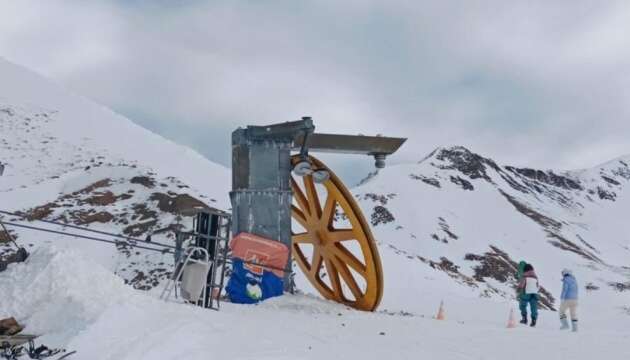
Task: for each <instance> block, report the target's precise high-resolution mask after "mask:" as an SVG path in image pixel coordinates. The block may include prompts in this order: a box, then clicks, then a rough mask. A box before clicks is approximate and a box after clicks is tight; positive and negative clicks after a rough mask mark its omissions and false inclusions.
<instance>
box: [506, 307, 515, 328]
mask: <svg viewBox="0 0 630 360" xmlns="http://www.w3.org/2000/svg"><path fill="white" fill-rule="evenodd" d="M515 327H516V319H514V309H510V317H509V318H508V322H507V328H508V329H513V328H515Z"/></svg>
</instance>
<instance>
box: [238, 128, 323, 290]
mask: <svg viewBox="0 0 630 360" xmlns="http://www.w3.org/2000/svg"><path fill="white" fill-rule="evenodd" d="M313 130H314V126H313V122H312V120H311V119H310V118H304V119H303V120H301V121H295V122H287V123H284V124H277V125H272V126H248V127H247V128H245V129H243V128H239V129H237V130H235V131H234V132H233V133H232V191H231V192H230V200H231V202H232V231H233V234H234V235H237V234H239V233H240V232H248V233H251V234H255V235H259V236H262V237H265V238H269V239H274V240H278V241H280V242H282V243H284V244H285V245H286V246H287V247H288V248H289V251H290V250H291V202H292V193H291V185H290V177H291V160H290V156H291V154H290V152H291V148H292V146H293V144H294V141H295V138H296V136H298V135H300V134H304V133H305V132H308V133H312V132H313ZM287 268H290V267H289V266H287ZM290 275H291V274H290V271H286V272H285V277H284V286H285V291H286V290H288V289H289V287H290V281H289V280H290Z"/></svg>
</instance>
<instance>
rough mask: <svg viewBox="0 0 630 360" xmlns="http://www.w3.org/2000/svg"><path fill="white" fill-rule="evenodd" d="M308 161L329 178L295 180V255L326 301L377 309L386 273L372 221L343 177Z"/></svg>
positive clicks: (293, 182)
mask: <svg viewBox="0 0 630 360" xmlns="http://www.w3.org/2000/svg"><path fill="white" fill-rule="evenodd" d="M309 160H310V163H311V164H312V165H313V168H314V169H316V170H325V171H328V172H329V174H330V177H329V178H328V179H327V180H326V181H324V182H323V183H321V184H316V183H315V181H314V180H313V176H312V175H306V176H302V177H296V176H293V177H292V178H291V188H292V191H293V205H292V217H293V220H294V225H296V226H294V227H293V228H294V229H298V228H299V230H297V231H295V230H294V231H293V246H292V254H293V259H294V260H295V262H296V263H297V264H298V266H299V267H300V269H301V270H302V271H303V272H304V274H305V275H306V278H307V279H308V280H309V281H310V283H311V284H312V285H313V286H314V287H315V288H316V289H317V291H319V292H320V293H321V295H322V296H323V297H325V298H326V299H329V300H333V301H336V302H339V303H343V304H346V305H348V306H350V307H353V308H356V309H359V310H366V311H374V310H375V309H376V307H377V306H378V304H379V303H380V301H381V298H382V296H383V271H382V266H381V260H380V257H379V255H378V250H377V247H376V243H375V241H374V237H373V236H372V232H371V231H370V228H369V225H368V223H367V221H366V220H365V218H364V217H363V214H362V212H361V210H360V208H359V206H358V204H357V203H356V202H355V200H354V198H353V197H352V194H351V193H350V192H349V191H348V190H347V189H346V187H345V186H344V185H343V183H342V182H341V180H339V178H338V177H337V176H336V175H335V174H334V173H333V172H332V171H331V170H330V169H328V167H326V165H324V164H323V163H322V162H321V161H319V160H317V159H316V158H314V157H312V156H310V157H309ZM291 161H292V163H293V165H295V164H296V163H298V162H299V161H300V157H299V156H298V155H295V156H293V157H292V158H291ZM340 220H341V221H340ZM309 250H310V251H309Z"/></svg>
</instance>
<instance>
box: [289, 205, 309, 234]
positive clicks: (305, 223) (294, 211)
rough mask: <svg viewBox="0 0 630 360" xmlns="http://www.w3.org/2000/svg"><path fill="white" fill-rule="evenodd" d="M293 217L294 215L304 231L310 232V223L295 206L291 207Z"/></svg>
mask: <svg viewBox="0 0 630 360" xmlns="http://www.w3.org/2000/svg"><path fill="white" fill-rule="evenodd" d="M291 215H293V218H294V219H295V220H297V222H298V223H300V225H301V226H302V227H303V228H304V230H308V221H307V220H306V216H305V215H304V213H303V212H302V211H301V210H300V209H298V208H297V207H296V206H295V205H291Z"/></svg>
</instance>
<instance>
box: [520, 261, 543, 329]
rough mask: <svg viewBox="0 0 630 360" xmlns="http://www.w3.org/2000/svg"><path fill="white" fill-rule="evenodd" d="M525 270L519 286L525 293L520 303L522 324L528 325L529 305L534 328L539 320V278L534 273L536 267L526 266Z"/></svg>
mask: <svg viewBox="0 0 630 360" xmlns="http://www.w3.org/2000/svg"><path fill="white" fill-rule="evenodd" d="M523 270H524V272H523V278H522V279H521V281H520V282H519V284H518V289H519V290H520V291H521V292H522V293H523V294H522V296H521V298H520V302H519V308H520V310H521V316H522V319H521V324H527V305H529V307H530V310H531V313H532V322H531V324H530V326H532V327H534V326H536V321H537V320H538V290H539V289H540V286H539V285H538V277H537V276H536V273H535V272H534V267H533V266H532V265H531V264H527V265H525V268H524V269H523Z"/></svg>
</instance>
